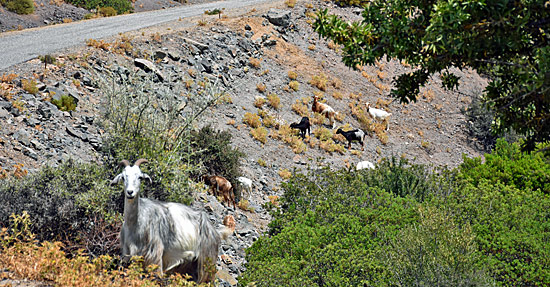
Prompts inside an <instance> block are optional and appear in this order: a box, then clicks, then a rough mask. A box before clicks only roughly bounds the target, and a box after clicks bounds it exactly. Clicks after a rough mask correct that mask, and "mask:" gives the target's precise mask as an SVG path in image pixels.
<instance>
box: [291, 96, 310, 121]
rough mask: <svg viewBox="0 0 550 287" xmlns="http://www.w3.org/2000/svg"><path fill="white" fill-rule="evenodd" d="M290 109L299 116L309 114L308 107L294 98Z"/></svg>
mask: <svg viewBox="0 0 550 287" xmlns="http://www.w3.org/2000/svg"><path fill="white" fill-rule="evenodd" d="M292 111H294V112H295V113H297V114H298V115H300V116H301V117H307V116H309V108H308V107H307V106H306V105H304V104H303V103H301V102H300V100H296V102H295V103H294V104H292Z"/></svg>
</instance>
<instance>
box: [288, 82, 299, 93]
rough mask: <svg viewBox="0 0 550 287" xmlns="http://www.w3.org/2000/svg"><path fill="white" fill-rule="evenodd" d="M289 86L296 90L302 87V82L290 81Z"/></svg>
mask: <svg viewBox="0 0 550 287" xmlns="http://www.w3.org/2000/svg"><path fill="white" fill-rule="evenodd" d="M288 86H289V87H290V88H291V89H292V90H293V91H295V92H296V91H298V89H299V88H300V83H298V81H290V83H288Z"/></svg>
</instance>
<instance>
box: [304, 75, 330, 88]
mask: <svg viewBox="0 0 550 287" xmlns="http://www.w3.org/2000/svg"><path fill="white" fill-rule="evenodd" d="M327 83H328V78H327V75H325V73H321V74H319V75H316V76H313V77H312V78H311V80H310V81H309V84H310V85H312V86H314V87H316V88H317V89H319V90H321V91H326V90H327Z"/></svg>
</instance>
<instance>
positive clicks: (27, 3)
mask: <svg viewBox="0 0 550 287" xmlns="http://www.w3.org/2000/svg"><path fill="white" fill-rule="evenodd" d="M2 5H4V6H5V7H6V9H8V10H9V11H12V12H14V13H17V14H20V15H26V14H32V13H34V2H33V1H32V0H5V1H3V2H2Z"/></svg>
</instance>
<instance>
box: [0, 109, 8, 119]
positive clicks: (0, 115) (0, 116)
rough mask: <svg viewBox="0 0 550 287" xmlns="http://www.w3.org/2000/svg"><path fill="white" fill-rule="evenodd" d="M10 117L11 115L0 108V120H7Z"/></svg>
mask: <svg viewBox="0 0 550 287" xmlns="http://www.w3.org/2000/svg"><path fill="white" fill-rule="evenodd" d="M9 116H10V113H9V112H8V111H6V110H5V109H4V108H0V119H5V118H7V117H9Z"/></svg>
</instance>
